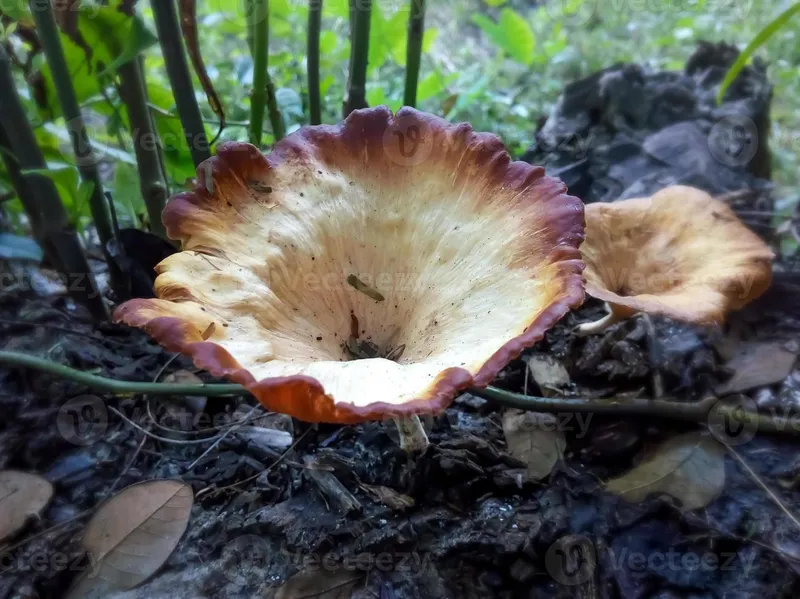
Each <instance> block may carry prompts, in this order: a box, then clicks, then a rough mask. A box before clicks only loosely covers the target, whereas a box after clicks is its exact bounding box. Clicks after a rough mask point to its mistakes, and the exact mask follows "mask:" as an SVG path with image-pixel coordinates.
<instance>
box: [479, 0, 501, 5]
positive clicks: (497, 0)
mask: <svg viewBox="0 0 800 599" xmlns="http://www.w3.org/2000/svg"><path fill="white" fill-rule="evenodd" d="M483 1H484V2H485V3H486V5H487V6H503V4H505V3H506V0H483Z"/></svg>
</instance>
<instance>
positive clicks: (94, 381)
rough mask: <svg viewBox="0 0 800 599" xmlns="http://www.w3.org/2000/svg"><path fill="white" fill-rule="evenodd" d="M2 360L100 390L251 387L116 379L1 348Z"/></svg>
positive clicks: (212, 392) (232, 391) (208, 391)
mask: <svg viewBox="0 0 800 599" xmlns="http://www.w3.org/2000/svg"><path fill="white" fill-rule="evenodd" d="M0 364H9V365H11V366H21V367H24V368H32V369H34V370H39V371H41V372H47V373H49V374H54V375H56V376H61V377H64V378H68V379H71V380H73V381H76V382H78V383H82V384H84V385H87V386H89V387H92V388H94V389H97V390H99V391H105V392H108V393H119V394H128V393H149V394H151V395H203V396H206V397H219V396H223V395H247V394H248V391H247V390H246V389H245V388H244V387H242V386H241V385H234V384H200V385H198V384H191V383H189V384H181V383H146V382H133V381H115V380H114V379H109V378H106V377H102V376H98V375H96V374H90V373H88V372H82V371H80V370H75V369H74V368H70V367H69V366H64V365H63V364H57V363H55V362H50V361H49V360H45V359H42V358H37V357H36V356H29V355H26V354H20V353H16V352H7V351H0Z"/></svg>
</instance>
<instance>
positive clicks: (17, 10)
mask: <svg viewBox="0 0 800 599" xmlns="http://www.w3.org/2000/svg"><path fill="white" fill-rule="evenodd" d="M0 12H2V13H3V14H4V15H5V16H7V17H8V18H9V19H11V20H12V21H19V22H20V23H22V24H23V25H27V26H28V27H33V26H34V20H33V15H32V14H31V9H30V5H29V4H28V0H3V2H0Z"/></svg>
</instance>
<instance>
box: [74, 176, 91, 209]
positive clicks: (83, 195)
mask: <svg viewBox="0 0 800 599" xmlns="http://www.w3.org/2000/svg"><path fill="white" fill-rule="evenodd" d="M93 193H94V181H81V183H80V185H78V192H77V193H76V194H75V214H76V215H78V216H83V215H84V213H89V198H90V197H92V194H93Z"/></svg>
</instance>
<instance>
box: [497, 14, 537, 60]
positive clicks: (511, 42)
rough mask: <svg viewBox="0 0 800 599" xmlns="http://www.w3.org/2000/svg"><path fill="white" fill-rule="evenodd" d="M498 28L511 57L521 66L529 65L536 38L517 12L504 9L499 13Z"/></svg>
mask: <svg viewBox="0 0 800 599" xmlns="http://www.w3.org/2000/svg"><path fill="white" fill-rule="evenodd" d="M499 28H500V35H502V36H503V40H504V42H505V49H506V51H507V52H508V53H509V54H510V55H511V57H512V58H513V59H514V60H516V61H517V62H520V63H522V64H525V65H529V64H531V62H532V61H533V51H534V49H535V48H536V37H535V36H534V35H533V30H532V29H531V26H530V25H529V24H528V22H527V21H526V20H525V19H524V18H522V16H521V15H520V14H519V13H518V12H517V11H515V10H513V9H511V8H504V9H503V10H502V12H501V13H500V22H499Z"/></svg>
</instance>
